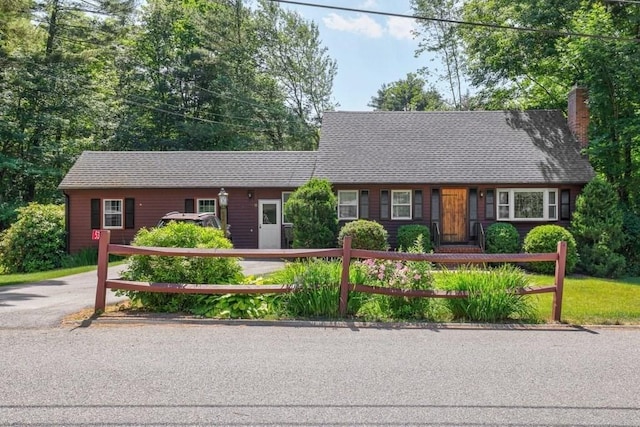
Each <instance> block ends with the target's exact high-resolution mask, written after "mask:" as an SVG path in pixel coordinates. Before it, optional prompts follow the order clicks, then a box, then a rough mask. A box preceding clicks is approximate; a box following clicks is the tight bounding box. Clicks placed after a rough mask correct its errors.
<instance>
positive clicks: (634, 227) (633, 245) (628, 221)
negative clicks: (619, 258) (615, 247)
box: [620, 207, 640, 277]
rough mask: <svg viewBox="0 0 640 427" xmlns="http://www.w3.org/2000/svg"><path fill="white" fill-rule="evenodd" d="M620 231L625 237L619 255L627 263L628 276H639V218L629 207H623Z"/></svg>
mask: <svg viewBox="0 0 640 427" xmlns="http://www.w3.org/2000/svg"><path fill="white" fill-rule="evenodd" d="M623 210H624V217H623V218H624V219H623V226H622V231H623V234H624V236H625V239H624V244H623V245H622V247H621V248H620V253H621V254H622V255H623V256H624V258H625V260H626V263H627V274H628V275H629V276H634V277H635V276H639V275H640V216H638V214H636V213H635V212H633V211H632V210H631V209H630V208H629V207H624V208H623Z"/></svg>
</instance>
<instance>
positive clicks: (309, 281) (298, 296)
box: [267, 260, 367, 318]
mask: <svg viewBox="0 0 640 427" xmlns="http://www.w3.org/2000/svg"><path fill="white" fill-rule="evenodd" d="M349 274H350V279H349V281H350V282H351V283H361V282H360V280H361V279H360V278H359V277H360V276H361V275H362V271H361V269H359V268H358V267H352V268H351V269H350V273H349ZM341 276H342V262H340V261H326V260H306V261H302V262H294V263H288V264H287V265H286V266H285V268H284V269H283V270H280V271H276V272H274V273H272V274H271V275H269V277H268V278H267V280H268V281H269V283H278V284H296V285H297V286H298V287H299V290H298V291H296V292H293V293H289V294H284V295H282V297H281V299H280V300H279V302H280V307H279V309H280V310H281V312H282V314H283V315H284V316H287V317H302V318H337V317H338V316H339V301H340V280H341ZM366 298H367V296H366V295H365V294H361V293H351V294H350V297H349V304H348V307H347V310H348V312H349V313H355V312H356V311H358V309H359V307H360V304H361V301H362V300H363V299H366Z"/></svg>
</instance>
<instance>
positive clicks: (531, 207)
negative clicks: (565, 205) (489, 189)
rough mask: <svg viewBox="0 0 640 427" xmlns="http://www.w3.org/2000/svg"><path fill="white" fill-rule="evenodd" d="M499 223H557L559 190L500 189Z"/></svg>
mask: <svg viewBox="0 0 640 427" xmlns="http://www.w3.org/2000/svg"><path fill="white" fill-rule="evenodd" d="M497 192H498V220H499V221H556V220H557V219H558V190H557V189H555V188H511V189H506V188H499V189H498V190H497Z"/></svg>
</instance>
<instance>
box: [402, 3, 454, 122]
mask: <svg viewBox="0 0 640 427" xmlns="http://www.w3.org/2000/svg"><path fill="white" fill-rule="evenodd" d="M411 7H412V8H413V12H414V14H415V15H417V16H420V17H426V18H437V19H448V20H456V19H460V10H459V9H460V2H459V1H456V0H411ZM418 23H419V29H418V31H417V35H422V36H423V37H422V40H421V41H420V44H419V47H418V49H417V50H416V55H420V54H422V53H424V52H435V53H436V54H438V55H439V56H440V59H441V62H442V64H443V65H444V67H445V70H444V71H441V72H439V74H440V76H439V77H440V79H441V80H443V81H445V82H446V83H447V86H448V87H449V94H450V95H451V104H452V105H453V106H454V108H455V109H456V110H461V109H464V107H465V104H464V102H463V98H464V97H465V94H464V93H463V90H462V86H463V82H464V81H465V80H466V77H465V61H466V59H465V52H464V49H463V46H462V44H461V43H460V41H461V40H460V34H459V31H458V28H457V27H456V26H454V25H450V24H447V23H445V22H442V21H434V20H424V19H422V20H420V21H418ZM424 70H425V72H426V73H428V74H430V72H429V67H424Z"/></svg>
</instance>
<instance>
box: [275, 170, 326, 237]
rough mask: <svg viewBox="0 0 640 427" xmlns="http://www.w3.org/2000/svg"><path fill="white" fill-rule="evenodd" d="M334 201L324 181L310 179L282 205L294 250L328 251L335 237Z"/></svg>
mask: <svg viewBox="0 0 640 427" xmlns="http://www.w3.org/2000/svg"><path fill="white" fill-rule="evenodd" d="M337 206H338V201H337V198H336V196H335V194H333V190H332V189H331V183H329V181H327V180H326V179H319V178H311V179H310V180H309V181H308V182H307V183H306V184H304V185H303V186H301V187H299V188H298V189H297V190H296V191H294V192H293V193H291V196H290V197H289V199H288V200H287V202H286V203H285V205H284V211H285V215H286V216H288V217H289V218H291V221H292V222H293V224H294V227H293V244H292V245H293V247H294V248H331V247H334V246H335V244H336V235H337V233H338V213H337Z"/></svg>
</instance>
